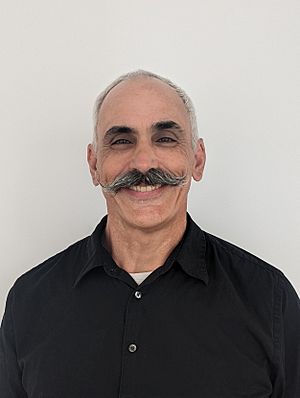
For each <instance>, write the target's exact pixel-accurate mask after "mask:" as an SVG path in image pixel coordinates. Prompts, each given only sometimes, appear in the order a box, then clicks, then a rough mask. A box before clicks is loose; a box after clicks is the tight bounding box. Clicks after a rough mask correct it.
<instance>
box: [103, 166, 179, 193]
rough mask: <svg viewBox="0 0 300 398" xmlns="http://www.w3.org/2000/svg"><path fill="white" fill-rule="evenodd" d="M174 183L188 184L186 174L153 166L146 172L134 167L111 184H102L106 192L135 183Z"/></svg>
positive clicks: (116, 190)
mask: <svg viewBox="0 0 300 398" xmlns="http://www.w3.org/2000/svg"><path fill="white" fill-rule="evenodd" d="M141 184H143V185H173V186H182V185H184V184H186V175H183V176H176V175H175V174H172V173H170V172H168V171H165V170H162V169H155V168H151V169H149V170H148V171H146V172H145V173H142V172H141V171H140V170H137V169H133V170H130V171H128V172H127V173H124V174H121V175H120V176H118V177H117V178H116V179H115V180H114V181H113V182H111V183H110V184H100V185H101V186H102V188H103V191H104V192H109V193H117V192H118V191H119V190H120V189H122V188H129V187H131V186H134V185H141Z"/></svg>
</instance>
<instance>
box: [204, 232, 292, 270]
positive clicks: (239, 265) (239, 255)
mask: <svg viewBox="0 0 300 398" xmlns="http://www.w3.org/2000/svg"><path fill="white" fill-rule="evenodd" d="M203 233H204V235H205V238H206V244H207V251H208V252H209V254H210V255H211V256H212V257H213V258H218V259H219V260H221V261H220V263H221V264H222V265H223V266H224V267H228V266H230V267H231V268H232V270H236V271H237V272H238V271H240V272H243V273H245V272H246V271H247V270H248V271H249V270H251V271H252V272H253V271H254V270H256V271H257V272H259V273H266V274H271V275H274V276H276V277H279V278H285V275H284V273H283V272H282V271H281V270H280V268H277V267H276V266H274V265H272V264H270V263H268V262H266V261H264V260H263V259H261V258H259V257H257V256H256V255H254V254H252V253H250V252H249V251H247V250H245V249H244V248H241V247H239V246H237V245H235V244H233V243H231V242H229V241H226V240H224V239H222V238H220V237H218V236H215V235H212V234H211V233H208V232H206V231H203Z"/></svg>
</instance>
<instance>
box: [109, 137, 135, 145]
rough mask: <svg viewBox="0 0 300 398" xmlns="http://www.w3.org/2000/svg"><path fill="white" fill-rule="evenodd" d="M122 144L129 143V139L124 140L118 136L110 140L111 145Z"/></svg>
mask: <svg viewBox="0 0 300 398" xmlns="http://www.w3.org/2000/svg"><path fill="white" fill-rule="evenodd" d="M124 144H131V142H130V141H129V140H126V139H125V138H120V139H118V140H116V141H114V142H112V144H111V145H124Z"/></svg>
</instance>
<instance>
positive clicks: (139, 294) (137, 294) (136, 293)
mask: <svg viewBox="0 0 300 398" xmlns="http://www.w3.org/2000/svg"><path fill="white" fill-rule="evenodd" d="M134 295H135V297H136V298H137V299H140V298H141V297H142V293H141V292H139V291H136V292H135V293H134Z"/></svg>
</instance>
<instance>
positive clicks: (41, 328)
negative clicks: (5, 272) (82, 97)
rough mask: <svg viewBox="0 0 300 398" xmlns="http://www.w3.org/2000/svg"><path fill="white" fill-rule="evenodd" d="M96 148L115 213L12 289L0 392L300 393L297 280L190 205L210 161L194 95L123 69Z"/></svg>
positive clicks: (83, 395) (100, 103) (192, 396)
mask: <svg viewBox="0 0 300 398" xmlns="http://www.w3.org/2000/svg"><path fill="white" fill-rule="evenodd" d="M87 156H88V163H89V167H90V172H91V176H92V179H93V183H94V184H95V185H99V184H100V185H101V187H102V190H103V193H104V196H105V200H106V204H107V214H108V215H107V216H106V217H104V218H103V219H102V221H101V222H100V224H99V225H98V226H97V228H96V230H95V231H94V233H93V234H92V235H91V236H89V237H87V238H85V239H83V240H81V241H79V242H77V243H75V244H73V245H72V246H70V247H69V248H67V249H66V250H64V251H63V252H61V253H59V254H57V255H55V256H54V257H52V258H50V259H49V260H47V261H45V262H44V263H43V264H41V265H39V266H37V267H35V268H33V269H32V270H30V271H29V272H27V273H25V274H24V275H23V276H21V277H20V278H19V279H18V280H17V281H16V283H15V284H14V286H13V287H12V289H11V290H10V292H9V295H8V299H7V304H6V311H5V315H4V318H3V322H2V328H1V351H0V352H1V358H0V360H1V376H0V396H1V398H8V397H10V398H12V397H13V398H23V397H24V398H25V397H30V398H38V397H43V398H62V397H63V398H68V397H70V398H79V397H80V398H94V397H103V398H114V397H116V398H117V397H118V398H183V397H184V398H199V397H203V398H229V397H230V398H234V397H253V398H266V397H272V398H296V397H300V304H299V298H298V297H297V294H296V292H295V290H294V289H293V287H292V286H291V284H290V283H289V281H288V280H287V278H286V277H285V276H284V274H283V273H282V272H281V271H280V270H278V269H277V268H275V267H273V266H271V265H269V264H267V263H265V262H263V261H262V260H260V259H258V258H257V257H255V256H253V255H251V254H250V253H248V252H246V251H244V250H242V249H240V248H238V247H236V246H234V245H232V244H230V243H228V242H225V241H223V240H221V239H219V238H217V237H215V236H213V235H211V234H209V233H207V232H205V231H203V230H201V229H200V228H199V227H198V226H197V225H196V224H195V223H194V222H193V220H192V219H191V217H190V216H189V215H188V214H187V196H188V191H189V187H190V184H191V180H192V179H194V180H195V181H199V180H200V179H201V177H202V174H203V169H204V164H205V148H204V144H203V140H202V139H197V127H196V119H195V115H194V110H193V106H192V103H191V101H190V99H189V98H188V97H187V95H186V94H185V93H184V92H183V91H182V90H181V89H180V88H178V87H177V86H175V85H174V84H173V83H171V82H170V81H168V80H166V79H163V78H161V77H159V76H157V75H154V74H151V73H149V72H143V71H138V72H134V73H130V74H127V75H124V76H122V77H120V78H119V79H117V80H116V81H115V82H113V83H112V84H111V85H110V86H109V87H108V88H107V89H106V90H105V91H104V92H103V93H102V94H101V95H100V97H99V98H98V100H97V102H96V108H95V136H94V141H93V144H90V145H89V146H88V155H87Z"/></svg>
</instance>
